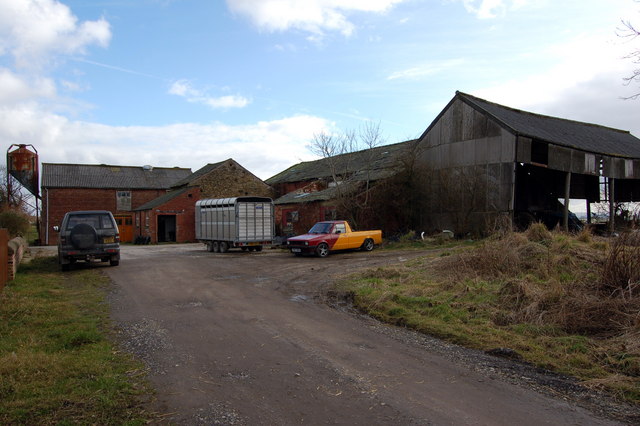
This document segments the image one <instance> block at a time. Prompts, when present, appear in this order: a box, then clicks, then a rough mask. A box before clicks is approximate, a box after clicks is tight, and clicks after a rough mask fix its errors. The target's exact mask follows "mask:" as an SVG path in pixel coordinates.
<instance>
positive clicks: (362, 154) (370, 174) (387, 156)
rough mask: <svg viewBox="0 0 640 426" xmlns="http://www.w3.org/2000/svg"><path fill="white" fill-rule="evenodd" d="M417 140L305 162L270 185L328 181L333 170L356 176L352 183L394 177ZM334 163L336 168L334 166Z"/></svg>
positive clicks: (277, 176) (281, 173) (292, 167)
mask: <svg viewBox="0 0 640 426" xmlns="http://www.w3.org/2000/svg"><path fill="white" fill-rule="evenodd" d="M415 142H416V141H415V140H410V141H406V142H400V143H395V144H391V145H382V146H378V147H375V148H371V149H365V150H362V151H357V152H351V153H348V154H341V155H336V156H334V157H331V158H322V159H320V160H315V161H303V162H302V163H298V164H295V165H293V166H291V167H289V168H288V169H286V170H284V171H282V172H280V173H278V174H277V175H275V176H272V177H270V178H269V179H267V180H266V181H265V182H266V183H268V184H269V185H275V184H279V183H287V182H304V181H309V180H315V179H321V178H327V177H330V176H331V175H332V172H331V170H332V168H333V169H335V170H336V172H337V173H338V174H345V173H347V174H352V176H351V179H352V180H366V179H369V180H372V181H375V180H379V179H384V178H385V177H389V176H392V175H394V174H395V173H396V172H397V170H398V167H399V166H400V165H401V161H402V156H403V154H405V153H407V152H408V151H409V150H410V149H411V147H412V146H413V144H414V143H415ZM332 164H333V166H332Z"/></svg>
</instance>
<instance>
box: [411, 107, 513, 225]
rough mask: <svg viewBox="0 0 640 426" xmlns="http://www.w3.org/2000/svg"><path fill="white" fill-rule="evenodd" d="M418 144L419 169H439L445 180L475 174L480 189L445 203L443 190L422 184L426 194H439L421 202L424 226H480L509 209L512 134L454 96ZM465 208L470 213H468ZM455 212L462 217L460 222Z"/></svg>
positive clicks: (511, 174) (473, 175)
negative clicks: (420, 165) (472, 194)
mask: <svg viewBox="0 0 640 426" xmlns="http://www.w3.org/2000/svg"><path fill="white" fill-rule="evenodd" d="M421 144H422V145H423V146H422V152H421V156H420V159H419V161H420V163H421V164H422V165H423V166H424V167H426V168H427V169H430V170H442V171H443V172H442V173H444V174H447V176H450V177H449V178H451V176H452V177H453V178H454V179H455V176H466V178H465V179H469V178H470V177H474V178H477V179H478V182H477V183H476V185H477V186H478V188H479V189H480V188H481V190H482V191H481V193H480V194H476V195H475V199H473V200H469V199H468V198H469V196H468V195H465V196H460V197H458V199H457V201H456V202H455V203H456V205H450V204H451V198H449V197H447V195H446V194H445V193H444V192H442V190H443V188H435V187H434V185H437V183H434V182H425V185H426V186H427V191H428V192H429V193H430V194H442V195H441V196H440V195H435V196H434V197H430V199H429V200H428V202H427V203H426V206H425V207H426V210H427V211H426V212H425V215H424V217H423V219H426V222H427V223H428V226H427V227H431V228H435V229H452V228H454V229H453V230H454V231H455V232H464V230H461V229H455V228H456V227H460V226H464V227H465V228H469V229H470V228H476V229H478V228H480V229H482V228H485V227H486V225H487V223H489V222H491V220H493V219H494V218H495V216H496V214H501V213H508V212H509V211H510V210H512V208H513V207H512V206H513V202H512V186H513V176H514V170H513V167H514V160H515V157H516V152H515V149H516V144H515V136H514V135H513V134H512V133H510V132H508V131H507V130H504V129H502V128H501V127H500V126H499V125H498V123H496V122H495V121H493V120H490V119H488V118H487V117H486V116H485V115H484V114H482V113H479V112H478V111H476V110H475V109H474V108H472V107H470V106H469V105H467V104H466V103H464V102H462V101H460V100H456V101H455V102H454V103H453V104H452V105H451V107H450V108H449V109H447V110H446V111H445V112H444V113H443V114H442V116H441V117H440V119H439V120H438V121H437V122H436V123H434V125H433V126H432V128H431V129H430V131H429V132H428V133H427V134H426V135H425V137H424V139H423V141H422V142H421ZM433 181H435V179H433ZM445 198H447V201H446V202H445ZM454 198H455V197H454ZM470 203H471V204H470ZM445 204H448V205H445ZM470 208H472V209H473V212H470V211H469V210H470ZM427 216H428V218H427ZM461 216H464V224H462V225H461V219H460V217H461Z"/></svg>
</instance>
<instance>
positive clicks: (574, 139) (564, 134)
mask: <svg viewBox="0 0 640 426" xmlns="http://www.w3.org/2000/svg"><path fill="white" fill-rule="evenodd" d="M456 97H457V98H460V99H462V101H463V102H465V103H467V104H468V105H470V106H471V107H473V108H475V109H477V110H479V111H480V112H484V113H485V114H487V115H489V116H490V117H492V118H493V119H494V120H496V121H497V122H498V123H500V124H501V125H502V126H503V127H506V128H507V129H510V130H511V131H512V132H513V133H515V134H517V135H522V136H525V137H529V138H532V139H537V140H540V141H544V142H548V143H551V144H555V145H561V146H566V147H570V148H575V149H579V150H583V151H587V152H591V153H596V154H605V155H610V156H617V157H631V158H640V139H638V138H637V137H635V136H633V135H632V134H631V133H630V132H628V131H625V130H619V129H614V128H611V127H605V126H600V125H597V124H591V123H585V122H581V121H573V120H567V119H563V118H558V117H551V116H547V115H541V114H534V113H531V112H527V111H522V110H519V109H515V108H510V107H507V106H504V105H499V104H496V103H493V102H489V101H486V100H484V99H480V98H476V97H475V96H471V95H469V94H466V93H462V92H456ZM454 99H456V98H454ZM436 120H437V119H436ZM427 130H428V129H427ZM425 133H426V132H425ZM423 136H424V135H423Z"/></svg>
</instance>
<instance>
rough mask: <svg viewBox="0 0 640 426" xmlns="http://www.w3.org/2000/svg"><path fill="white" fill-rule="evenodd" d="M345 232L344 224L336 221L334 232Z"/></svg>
mask: <svg viewBox="0 0 640 426" xmlns="http://www.w3.org/2000/svg"><path fill="white" fill-rule="evenodd" d="M345 232H347V228H346V227H345V226H344V223H336V227H335V228H334V229H333V233H334V234H344V233H345Z"/></svg>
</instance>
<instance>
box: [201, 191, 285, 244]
mask: <svg viewBox="0 0 640 426" xmlns="http://www.w3.org/2000/svg"><path fill="white" fill-rule="evenodd" d="M273 217H274V214H273V201H272V200H271V198H266V197H236V198H217V199H204V200H200V201H197V202H196V239H197V240H198V241H200V242H202V243H204V244H206V245H207V249H208V250H209V251H212V252H217V253H225V252H227V251H228V250H229V249H230V248H232V247H239V248H241V249H242V250H243V251H246V250H251V251H261V250H262V247H264V246H269V245H271V244H272V243H273V236H274V228H275V227H274V220H273Z"/></svg>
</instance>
